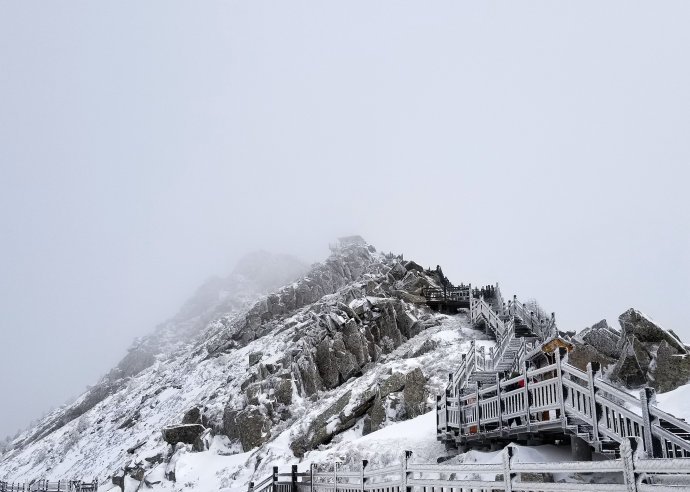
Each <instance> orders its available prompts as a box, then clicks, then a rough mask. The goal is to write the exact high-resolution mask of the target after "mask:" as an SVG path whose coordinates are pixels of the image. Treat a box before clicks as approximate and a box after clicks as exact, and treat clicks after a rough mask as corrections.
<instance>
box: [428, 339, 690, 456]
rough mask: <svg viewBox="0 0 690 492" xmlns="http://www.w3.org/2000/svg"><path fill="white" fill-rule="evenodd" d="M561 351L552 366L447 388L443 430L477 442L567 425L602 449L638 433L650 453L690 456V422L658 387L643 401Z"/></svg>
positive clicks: (647, 392)
mask: <svg viewBox="0 0 690 492" xmlns="http://www.w3.org/2000/svg"><path fill="white" fill-rule="evenodd" d="M554 356H555V362H554V363H552V364H549V365H546V366H544V367H538V368H529V369H528V368H527V366H526V364H525V363H524V362H523V368H522V370H521V373H520V375H518V376H515V377H510V376H509V377H504V378H502V379H501V378H499V377H498V376H496V381H495V382H494V383H487V382H483V383H481V382H477V383H474V384H472V385H466V386H465V387H464V389H463V390H462V391H460V392H456V393H457V394H453V395H450V394H449V393H448V392H447V394H446V395H445V396H442V397H440V398H439V399H438V400H437V401H438V405H437V412H443V415H439V417H438V422H439V428H438V433H439V434H440V435H441V437H442V438H443V437H444V436H446V435H452V436H457V439H460V440H465V441H472V440H474V439H486V438H492V437H505V436H510V435H513V434H517V433H521V432H525V431H527V432H539V430H540V429H544V428H548V429H554V428H556V429H558V428H561V429H563V431H567V432H570V433H571V434H576V435H578V436H583V435H585V434H586V435H587V438H586V440H587V441H588V442H589V443H590V444H591V445H592V446H593V447H594V448H595V449H601V445H602V443H603V442H618V443H621V442H623V441H624V440H625V439H627V438H630V437H636V438H640V439H641V442H642V447H641V450H643V451H644V452H646V453H647V454H648V455H649V456H655V457H665V458H666V457H668V458H679V457H690V424H688V423H687V422H685V421H683V420H680V419H677V418H676V417H674V416H672V415H670V414H668V413H666V412H664V411H662V410H661V409H659V408H658V407H656V403H655V397H654V391H653V390H652V389H651V388H645V389H643V390H642V391H641V392H640V396H639V398H638V397H636V396H634V395H630V394H628V393H626V392H624V391H621V390H619V389H618V388H616V387H615V386H613V385H611V384H610V383H608V382H607V381H605V380H603V379H602V378H601V376H600V374H599V373H598V367H597V366H596V364H595V365H594V366H593V365H592V364H589V365H588V368H587V371H586V372H583V371H580V370H579V369H577V368H575V367H573V366H571V365H569V364H567V363H565V362H563V361H562V360H561V357H562V354H561V351H560V350H557V351H555V352H554ZM449 396H452V397H453V398H452V399H451V398H449ZM441 422H443V425H442V426H441V424H440V423H441ZM580 426H586V427H584V428H581V427H580ZM451 432H452V434H449V433H451ZM453 438H454V439H455V438H456V437H453Z"/></svg>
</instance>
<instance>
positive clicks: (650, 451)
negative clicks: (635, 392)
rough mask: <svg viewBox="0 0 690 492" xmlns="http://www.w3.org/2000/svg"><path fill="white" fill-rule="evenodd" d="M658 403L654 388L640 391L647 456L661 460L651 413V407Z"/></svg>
mask: <svg viewBox="0 0 690 492" xmlns="http://www.w3.org/2000/svg"><path fill="white" fill-rule="evenodd" d="M655 403H656V391H654V388H649V387H646V388H643V389H642V390H641V391H640V405H641V407H642V425H643V426H644V428H643V435H644V448H645V452H646V453H647V456H649V457H650V458H661V457H662V456H661V454H662V453H661V449H660V448H661V446H658V445H656V443H655V439H654V435H653V433H652V417H651V415H650V413H649V407H650V406H651V405H654V404H655Z"/></svg>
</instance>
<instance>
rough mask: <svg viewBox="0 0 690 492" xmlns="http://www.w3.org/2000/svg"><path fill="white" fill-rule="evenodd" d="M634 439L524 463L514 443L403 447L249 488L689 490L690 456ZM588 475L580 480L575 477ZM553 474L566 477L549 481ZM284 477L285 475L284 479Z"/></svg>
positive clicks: (274, 491) (272, 491)
mask: <svg viewBox="0 0 690 492" xmlns="http://www.w3.org/2000/svg"><path fill="white" fill-rule="evenodd" d="M640 447H641V442H640V440H639V439H637V438H627V439H624V440H623V441H622V442H621V444H620V447H619V449H620V458H617V459H611V460H605V461H568V462H543V463H523V462H521V461H519V450H518V451H517V452H516V448H515V447H514V446H513V445H509V446H506V447H505V448H504V450H503V451H502V455H501V462H500V463H459V464H436V463H412V462H411V458H412V452H411V451H405V452H404V453H403V455H402V457H401V460H400V462H399V463H394V464H392V465H387V466H384V467H381V468H376V469H372V468H370V467H369V466H368V461H367V460H362V462H361V465H360V466H357V467H348V468H345V467H343V466H342V465H341V464H340V463H338V462H333V463H329V464H315V463H312V464H311V465H310V467H309V471H308V472H303V473H298V472H297V465H292V468H291V472H290V473H279V472H278V468H277V467H274V468H273V473H272V474H271V475H270V476H269V477H267V478H266V479H264V480H263V481H262V482H260V483H259V484H258V485H254V483H250V484H249V490H248V492H306V491H307V490H309V492H427V491H432V492H433V491H437V490H440V491H444V490H448V489H450V490H451V491H453V490H461V491H462V490H478V491H481V492H489V491H496V490H500V491H505V492H512V491H516V492H517V491H522V492H528V491H533V492H547V491H548V492H560V491H578V492H654V491H659V492H662V491H663V492H666V491H681V490H688V487H690V459H678V458H676V459H663V458H662V459H647V458H644V457H643V455H642V454H641V453H639V452H638V450H639V449H640ZM583 473H587V474H593V475H594V476H593V477H592V478H593V479H592V480H588V481H587V482H585V483H583V482H582V481H581V479H578V478H577V476H578V475H580V476H581V474H583ZM554 474H559V475H566V477H567V478H565V479H559V481H558V482H556V481H555V480H554ZM285 477H289V480H288V479H286V478H285Z"/></svg>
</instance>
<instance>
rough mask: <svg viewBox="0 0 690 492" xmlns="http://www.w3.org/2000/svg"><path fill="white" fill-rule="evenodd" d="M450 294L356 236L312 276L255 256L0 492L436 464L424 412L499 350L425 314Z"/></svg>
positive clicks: (9, 475) (128, 363)
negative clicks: (313, 465)
mask: <svg viewBox="0 0 690 492" xmlns="http://www.w3.org/2000/svg"><path fill="white" fill-rule="evenodd" d="M441 281H442V279H441V278H440V277H439V273H438V271H429V270H424V269H423V268H422V267H421V266H419V265H418V264H417V263H415V262H413V261H405V260H404V259H403V257H402V256H396V255H392V254H383V253H379V252H377V251H376V250H375V248H374V247H373V246H371V245H368V244H367V243H366V242H364V240H362V239H361V238H359V237H350V238H344V239H342V240H340V242H339V243H338V244H337V245H335V246H333V247H332V254H331V256H329V257H328V258H327V259H326V260H325V261H324V262H322V263H317V264H315V265H313V266H312V267H311V268H309V269H308V270H307V269H306V268H305V267H304V265H302V264H301V263H300V262H299V261H297V260H294V259H292V258H290V257H275V256H271V255H268V254H265V253H260V254H257V255H253V256H251V257H249V258H247V259H246V260H244V261H242V262H240V264H239V265H238V267H237V269H236V270H235V271H234V272H233V274H232V275H231V276H230V277H228V278H226V279H213V280H211V281H209V282H207V283H206V284H205V285H204V286H202V287H201V288H200V289H199V290H198V291H197V293H196V294H195V296H194V297H193V298H192V299H191V300H190V301H189V302H188V303H187V304H185V306H184V307H183V308H182V309H181V311H180V312H179V313H178V315H176V316H175V317H174V318H172V319H171V320H169V321H167V322H166V323H163V324H162V325H160V326H159V327H157V328H156V330H155V332H154V333H153V334H152V335H150V336H148V337H144V338H142V339H140V340H138V341H137V342H136V343H135V344H134V345H133V347H132V349H131V350H130V352H129V354H128V355H127V356H126V357H125V358H124V359H123V361H121V362H120V363H119V364H118V366H117V367H116V368H114V369H113V370H112V371H111V372H110V373H109V374H108V375H106V376H105V377H104V378H103V380H102V381H101V382H100V383H99V384H98V385H96V386H95V387H93V388H91V389H90V390H89V391H87V392H85V393H84V394H83V395H82V396H81V397H80V398H79V399H77V400H76V401H75V402H74V403H72V404H71V405H68V406H65V407H63V408H60V409H58V410H55V411H54V412H52V413H51V414H50V415H48V416H47V417H45V418H44V419H43V420H42V421H41V422H39V424H38V425H37V426H35V427H34V428H32V429H29V430H27V431H26V432H24V433H22V434H21V435H20V436H19V437H18V438H16V439H15V440H14V442H13V443H12V446H11V449H10V450H9V451H8V452H7V453H5V454H4V455H2V456H0V479H3V478H4V479H9V480H10V481H24V480H31V479H33V478H38V477H40V478H51V479H56V480H57V479H64V478H71V477H78V478H83V479H89V478H91V477H96V478H97V479H98V480H99V482H100V483H101V490H107V489H109V488H112V487H114V486H116V485H117V486H120V487H122V488H124V489H125V492H128V491H129V490H138V489H139V488H141V487H142V486H145V487H152V488H156V489H161V490H182V489H185V488H190V487H192V488H195V489H198V490H214V491H217V490H221V489H233V490H240V489H242V490H246V486H247V484H248V482H249V481H252V480H256V479H258V478H263V476H265V475H266V474H267V473H268V471H269V470H270V467H271V466H273V465H276V464H288V463H302V465H304V464H305V463H308V462H310V461H324V460H326V459H333V458H338V459H339V460H340V461H344V462H348V461H350V462H358V460H360V459H362V458H363V457H366V458H367V459H369V460H370V462H371V463H372V464H386V463H389V462H393V461H394V460H397V459H398V458H399V457H400V454H401V452H402V451H403V449H410V447H411V446H413V447H414V449H415V451H416V453H417V457H418V458H419V459H420V460H429V461H435V460H436V459H437V458H439V457H441V456H443V455H444V453H445V449H444V447H443V445H442V444H441V443H438V442H436V423H435V416H434V413H433V412H430V411H431V410H432V409H433V408H434V398H435V394H436V393H438V392H440V391H441V390H442V388H444V387H445V384H446V382H447V380H448V373H450V372H453V371H454V370H455V369H456V368H457V367H458V365H459V362H460V360H461V358H462V355H463V354H464V353H466V352H467V349H468V347H469V344H470V343H471V342H472V341H473V340H475V343H477V344H479V345H484V346H487V347H488V346H491V345H492V344H493V343H494V342H493V341H491V340H489V339H488V337H487V336H486V335H485V334H484V332H482V331H478V330H475V329H473V328H472V326H471V324H470V322H469V320H468V318H467V316H466V315H465V314H462V313H460V314H458V315H454V316H448V315H444V314H440V313H437V312H434V311H431V310H430V309H429V308H428V307H427V306H426V303H425V299H424V298H423V297H421V292H422V289H424V288H425V287H433V286H436V287H438V286H439V285H440V282H441ZM623 316H624V317H623V318H622V319H623V320H624V321H626V322H628V321H630V320H632V321H630V322H631V323H632V322H633V321H634V323H633V324H630V328H629V330H628V331H629V332H630V334H629V336H630V337H632V338H630V340H631V341H630V342H629V343H630V344H634V345H635V347H638V346H639V347H642V348H644V350H645V351H651V352H655V353H656V351H657V349H658V347H659V343H656V342H651V341H647V342H644V343H647V345H644V344H642V345H641V343H642V342H639V340H637V339H638V338H640V337H642V338H644V337H643V335H645V336H647V338H649V334H650V333H652V332H653V333H657V331H658V330H656V331H655V330H652V327H650V326H648V323H647V321H646V318H644V319H642V318H640V319H641V320H642V321H640V320H639V319H638V318H639V316H637V314H636V312H632V313H627V314H625V313H624V315H623ZM642 322H644V323H642ZM640 323H642V324H640ZM638 325H639V326H643V328H644V330H643V331H640V330H641V328H640V329H638V328H639V326H638ZM625 326H627V325H624V328H625ZM636 327H638V328H636ZM633 328H634V329H633ZM635 330H637V331H635ZM638 332H639V333H638ZM659 333H661V335H663V336H664V337H665V338H664V340H666V338H668V336H667V335H666V332H663V333H662V332H659ZM623 335H625V336H623ZM623 335H621V334H620V333H619V332H617V331H616V330H613V329H611V328H609V327H608V326H607V325H606V324H605V323H599V324H597V325H595V326H594V327H592V328H590V329H587V330H585V331H584V332H583V333H582V334H581V335H580V336H579V337H577V338H575V337H574V338H573V339H572V340H573V342H574V343H575V345H576V349H575V352H574V354H581V355H580V359H582V361H583V362H584V361H585V360H589V359H588V357H589V358H591V357H595V358H596V357H598V358H601V359H602V364H604V363H605V362H606V361H608V359H604V357H609V358H610V359H611V362H610V363H611V365H612V366H613V365H614V364H615V363H614V360H615V359H614V356H615V355H616V354H621V353H622V351H625V350H627V348H625V347H626V346H625V345H623V342H622V340H623V339H624V338H626V336H628V333H627V332H625V333H624V334H623ZM633 335H634V337H633ZM635 337H637V338H635ZM633 338H634V339H633ZM642 338H640V339H642ZM668 339H669V340H670V341H669V342H667V343H669V344H670V343H673V344H675V345H678V346H679V347H680V348H677V349H675V350H678V351H679V350H681V349H682V350H685V347H684V345H682V344H678V343H676V342H674V340H675V339H674V340H671V339H670V338H668ZM636 340H637V341H636ZM614 342H615V344H616V345H615V347H614V346H613V345H611V344H612V343H614ZM619 345H620V347H619ZM621 347H622V348H621ZM609 353H610V355H607V354H609ZM638 353H642V349H638ZM644 353H647V352H644ZM675 356H676V355H674V357H675ZM618 357H619V358H620V355H619V356H618ZM682 357H685V356H682ZM677 358H678V357H676V359H677ZM622 359H624V357H623V358H622ZM635 360H637V359H635ZM651 360H652V359H650V361H651ZM653 360H654V361H658V362H659V363H661V362H663V360H664V359H661V358H656V359H653ZM674 360H675V359H674ZM683 360H685V358H684V359H683ZM676 362H677V361H676ZM650 364H651V363H650ZM650 364H648V366H649V365H650ZM630 365H631V364H630V363H628V364H627V365H625V366H621V368H620V370H618V372H616V374H618V375H619V376H620V377H622V376H625V375H628V374H630V373H631V370H630V369H629V366H630ZM651 365H652V366H653V367H651V369H650V368H648V369H645V370H648V373H649V375H651V376H654V377H657V379H658V375H657V373H656V372H655V368H656V367H657V362H655V363H654V364H651ZM612 373H613V372H612ZM641 374H647V373H641ZM651 376H650V377H651ZM643 377H647V376H643ZM631 381H632V379H631ZM635 381H636V380H635ZM683 394H684V395H687V393H683ZM525 453H527V451H525ZM552 454H553V453H552ZM557 454H558V453H556V454H553V456H556V455H557ZM462 459H474V458H471V457H469V456H465V457H464V458H462ZM482 459H484V458H482ZM487 459H489V458H487ZM491 459H493V458H491Z"/></svg>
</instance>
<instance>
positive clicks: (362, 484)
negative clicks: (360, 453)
mask: <svg viewBox="0 0 690 492" xmlns="http://www.w3.org/2000/svg"><path fill="white" fill-rule="evenodd" d="M368 464H369V460H362V471H361V472H360V474H359V477H360V481H359V483H360V490H361V492H364V488H365V484H366V480H367V479H366V477H365V476H364V473H365V472H366V469H367V465H368Z"/></svg>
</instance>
